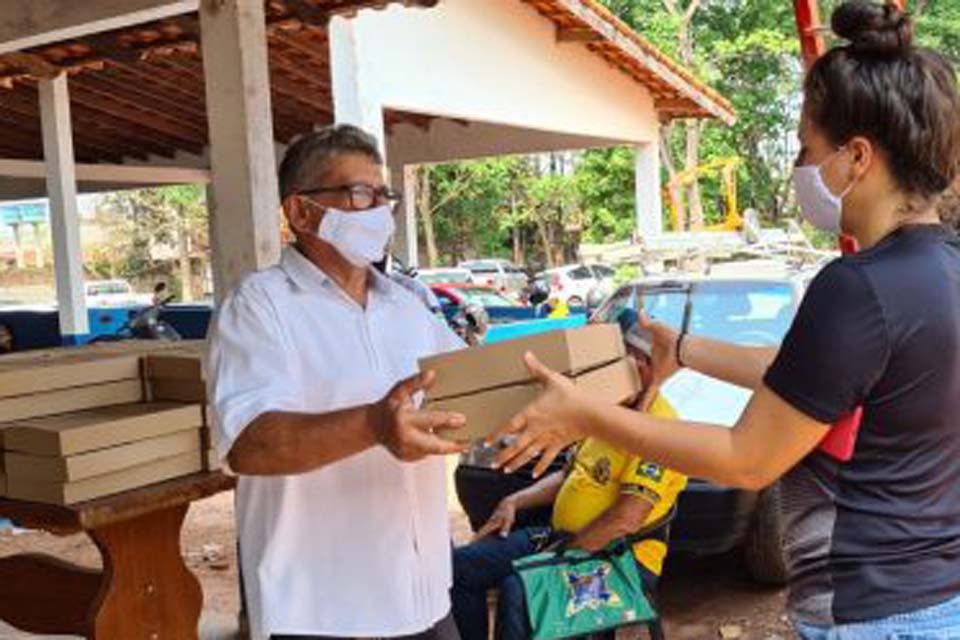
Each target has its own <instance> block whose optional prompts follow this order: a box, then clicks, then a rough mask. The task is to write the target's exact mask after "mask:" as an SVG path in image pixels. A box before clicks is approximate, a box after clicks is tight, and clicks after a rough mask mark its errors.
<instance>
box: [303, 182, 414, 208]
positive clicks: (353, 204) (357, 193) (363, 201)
mask: <svg viewBox="0 0 960 640" xmlns="http://www.w3.org/2000/svg"><path fill="white" fill-rule="evenodd" d="M323 193H338V194H341V195H343V196H346V197H347V198H348V200H349V202H350V208H351V209H355V210H357V211H362V210H364V209H371V208H373V207H377V206H381V205H385V204H386V205H390V207H391V208H393V209H396V208H397V206H398V205H399V204H400V203H401V202H402V201H403V196H401V195H400V194H399V193H397V192H396V191H394V190H393V189H390V188H389V187H372V186H370V185H368V184H345V185H340V186H337V187H321V188H319V189H306V190H304V191H298V192H297V194H298V195H302V196H313V195H320V194H323Z"/></svg>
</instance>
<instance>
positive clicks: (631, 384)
mask: <svg viewBox="0 0 960 640" xmlns="http://www.w3.org/2000/svg"><path fill="white" fill-rule="evenodd" d="M572 378H573V380H574V382H575V383H576V385H577V386H578V387H580V388H581V389H583V391H585V392H586V393H587V394H589V395H590V397H592V398H594V399H596V400H598V401H600V402H608V403H610V404H620V403H623V402H626V401H628V400H630V399H632V398H633V397H634V396H636V394H637V393H638V392H639V391H640V390H641V389H642V387H643V383H642V381H641V380H640V374H639V372H638V371H637V366H636V363H635V362H634V360H633V359H632V358H621V359H619V360H616V361H615V362H613V363H611V364H607V365H602V366H600V367H598V368H596V369H591V370H589V371H586V372H582V373H580V374H579V375H573V376H572ZM541 391H542V389H541V388H540V386H539V385H538V384H533V383H526V384H517V385H510V386H507V387H499V388H495V389H487V390H483V391H479V392H477V393H473V394H469V395H461V396H456V397H453V398H445V399H440V400H431V401H430V402H429V404H428V406H429V408H430V409H433V410H437V411H454V412H457V413H462V414H463V415H465V416H466V417H467V425H466V426H465V427H463V428H462V429H457V430H455V431H449V432H443V433H440V434H439V435H440V436H441V437H444V438H447V439H449V440H453V441H456V442H472V441H474V440H478V439H481V438H485V437H487V436H488V435H490V434H491V433H493V432H494V431H495V430H497V429H499V428H500V427H502V426H504V425H505V424H506V423H507V422H508V421H509V420H510V419H511V418H513V417H514V416H515V415H516V414H517V413H519V412H520V411H521V410H523V408H524V407H526V406H527V405H528V404H530V403H531V402H533V401H534V400H536V399H537V397H538V396H539V395H540V393H541Z"/></svg>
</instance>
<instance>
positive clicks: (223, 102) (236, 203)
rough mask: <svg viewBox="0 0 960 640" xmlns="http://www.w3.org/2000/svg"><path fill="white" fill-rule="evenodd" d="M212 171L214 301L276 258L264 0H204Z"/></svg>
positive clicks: (277, 204)
mask: <svg viewBox="0 0 960 640" xmlns="http://www.w3.org/2000/svg"><path fill="white" fill-rule="evenodd" d="M200 28H201V32H202V44H203V66H204V76H205V78H206V95H207V118H208V121H209V127H210V163H211V169H212V184H211V190H212V191H213V192H214V193H215V194H216V195H215V197H214V196H213V193H210V192H209V191H208V195H209V196H210V198H209V200H208V207H209V208H210V247H211V253H212V260H213V274H214V278H213V280H214V297H215V299H216V300H217V301H218V302H219V301H220V300H222V299H223V297H224V296H225V295H226V294H227V292H228V291H229V290H230V289H232V288H233V287H234V286H236V284H237V283H238V282H239V281H240V279H241V278H242V277H243V276H244V275H245V274H247V273H249V272H251V271H255V270H257V269H262V268H264V267H267V266H270V265H272V264H275V263H276V262H277V261H278V260H279V258H280V201H279V196H278V193H279V192H278V188H277V162H276V155H275V152H274V137H273V117H272V115H271V111H270V74H269V70H268V66H267V34H266V19H265V15H264V4H263V0H202V2H201V3H200Z"/></svg>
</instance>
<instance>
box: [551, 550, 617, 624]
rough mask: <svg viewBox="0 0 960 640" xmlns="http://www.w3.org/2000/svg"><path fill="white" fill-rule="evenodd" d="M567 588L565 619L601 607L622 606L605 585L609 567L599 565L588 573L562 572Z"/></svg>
mask: <svg viewBox="0 0 960 640" xmlns="http://www.w3.org/2000/svg"><path fill="white" fill-rule="evenodd" d="M564 574H565V575H566V579H567V586H569V587H570V601H569V602H568V603H567V617H568V618H570V617H573V616H575V615H577V614H578V613H580V612H581V611H583V610H584V609H590V610H592V611H596V610H597V609H599V608H601V607H619V606H621V604H622V601H621V600H620V596H618V595H617V594H616V593H615V592H614V591H612V590H611V589H610V587H609V585H608V584H607V576H609V575H610V565H609V564H607V563H603V564H601V565H600V566H599V567H597V568H596V569H593V570H592V571H590V572H588V573H577V572H576V571H572V570H569V569H568V570H566V571H564Z"/></svg>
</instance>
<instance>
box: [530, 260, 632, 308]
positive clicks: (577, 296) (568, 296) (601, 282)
mask: <svg viewBox="0 0 960 640" xmlns="http://www.w3.org/2000/svg"><path fill="white" fill-rule="evenodd" d="M614 273H615V271H614V270H613V269H612V268H610V267H608V266H606V265H602V264H591V265H586V264H571V265H567V266H564V267H557V268H556V269H547V270H546V271H541V272H540V273H538V274H537V280H542V281H543V282H544V283H545V284H546V285H547V286H548V287H549V288H550V296H551V297H558V298H560V299H561V300H563V301H564V302H566V303H567V306H569V307H583V306H586V305H588V304H590V303H591V302H592V301H594V300H601V299H603V298H605V297H606V296H607V295H609V294H610V293H611V292H612V291H613V276H614Z"/></svg>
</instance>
